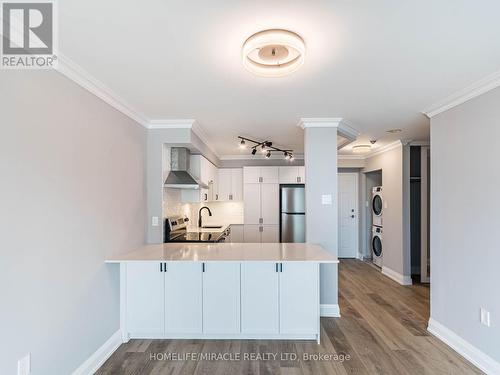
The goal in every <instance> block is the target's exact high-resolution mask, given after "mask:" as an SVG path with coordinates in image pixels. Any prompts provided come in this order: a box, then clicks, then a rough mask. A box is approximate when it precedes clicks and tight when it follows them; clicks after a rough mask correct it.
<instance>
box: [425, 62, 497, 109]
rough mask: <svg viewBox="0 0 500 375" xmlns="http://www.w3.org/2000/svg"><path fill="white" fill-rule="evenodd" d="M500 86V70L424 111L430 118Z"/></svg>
mask: <svg viewBox="0 0 500 375" xmlns="http://www.w3.org/2000/svg"><path fill="white" fill-rule="evenodd" d="M499 86H500V71H498V72H495V73H493V74H491V75H489V76H487V77H485V78H483V79H481V80H479V81H477V82H475V83H473V84H472V85H470V86H468V87H466V88H464V89H462V90H460V91H457V92H455V93H453V94H451V95H450V96H448V97H446V98H444V99H443V100H441V101H439V102H437V103H436V104H434V105H432V106H429V107H428V108H426V109H424V110H423V111H422V113H423V114H424V115H426V116H427V117H428V118H432V117H434V116H436V115H438V114H440V113H443V112H445V111H447V110H449V109H451V108H454V107H456V106H458V105H460V104H463V103H465V102H467V101H469V100H471V99H474V98H475V97H478V96H479V95H482V94H484V93H486V92H488V91H491V90H493V89H496V88H497V87H499Z"/></svg>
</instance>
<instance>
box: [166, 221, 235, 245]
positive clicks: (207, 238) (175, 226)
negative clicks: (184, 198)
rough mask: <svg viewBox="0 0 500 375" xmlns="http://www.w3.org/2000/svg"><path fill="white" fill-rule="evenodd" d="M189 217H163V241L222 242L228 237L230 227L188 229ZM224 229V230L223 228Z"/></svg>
mask: <svg viewBox="0 0 500 375" xmlns="http://www.w3.org/2000/svg"><path fill="white" fill-rule="evenodd" d="M188 225H189V218H188V217H186V216H170V217H167V218H166V219H165V233H164V236H163V242H224V241H226V239H228V238H229V236H230V233H231V230H230V228H226V229H224V227H223V226H208V227H202V228H195V229H189V230H188ZM223 229H224V230H223Z"/></svg>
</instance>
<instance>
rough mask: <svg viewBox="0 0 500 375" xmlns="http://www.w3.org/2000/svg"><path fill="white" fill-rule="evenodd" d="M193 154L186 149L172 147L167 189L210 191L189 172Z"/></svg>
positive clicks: (166, 182)
mask: <svg viewBox="0 0 500 375" xmlns="http://www.w3.org/2000/svg"><path fill="white" fill-rule="evenodd" d="M190 156H191V152H190V151H189V149H187V148H185V147H172V148H171V151H170V173H169V174H168V176H167V179H166V180H165V185H164V186H165V187H167V188H173V189H208V185H207V184H204V183H203V182H200V181H198V180H197V179H195V178H194V177H193V176H191V174H190V173H189V172H188V170H189V159H190Z"/></svg>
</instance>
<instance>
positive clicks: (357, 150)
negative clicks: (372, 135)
mask: <svg viewBox="0 0 500 375" xmlns="http://www.w3.org/2000/svg"><path fill="white" fill-rule="evenodd" d="M371 149H372V146H371V145H356V146H352V152H353V153H354V154H365V153H367V152H370V150H371Z"/></svg>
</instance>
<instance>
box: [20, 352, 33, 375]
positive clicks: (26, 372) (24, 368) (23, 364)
mask: <svg viewBox="0 0 500 375" xmlns="http://www.w3.org/2000/svg"><path fill="white" fill-rule="evenodd" d="M30 373H31V354H30V353H28V354H26V355H25V356H24V357H23V358H21V359H20V360H19V361H17V375H30Z"/></svg>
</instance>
